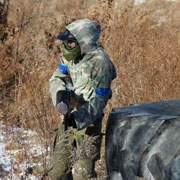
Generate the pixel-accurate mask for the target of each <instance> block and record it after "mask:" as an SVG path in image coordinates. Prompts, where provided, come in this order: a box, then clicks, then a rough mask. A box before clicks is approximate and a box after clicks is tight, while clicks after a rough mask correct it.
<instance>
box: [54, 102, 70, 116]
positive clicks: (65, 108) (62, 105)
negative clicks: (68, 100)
mask: <svg viewBox="0 0 180 180" xmlns="http://www.w3.org/2000/svg"><path fill="white" fill-rule="evenodd" d="M56 108H57V112H58V113H59V114H66V113H67V112H68V106H67V105H66V104H65V103H63V102H62V101H61V102H60V103H58V104H57V106H56Z"/></svg>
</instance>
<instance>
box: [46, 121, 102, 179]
mask: <svg viewBox="0 0 180 180" xmlns="http://www.w3.org/2000/svg"><path fill="white" fill-rule="evenodd" d="M101 124H102V119H98V120H97V121H96V122H95V123H94V124H93V125H92V126H90V127H88V128H85V129H83V130H80V131H77V130H76V129H74V128H72V127H69V128H68V131H67V132H66V133H64V125H63V124H62V123H60V125H59V127H58V129H57V130H56V135H55V139H54V147H53V155H52V160H51V168H50V172H49V175H50V177H51V179H52V180H89V179H94V178H95V177H96V172H95V170H94V167H95V161H96V160H98V159H99V158H100V147H101V140H102V135H101Z"/></svg>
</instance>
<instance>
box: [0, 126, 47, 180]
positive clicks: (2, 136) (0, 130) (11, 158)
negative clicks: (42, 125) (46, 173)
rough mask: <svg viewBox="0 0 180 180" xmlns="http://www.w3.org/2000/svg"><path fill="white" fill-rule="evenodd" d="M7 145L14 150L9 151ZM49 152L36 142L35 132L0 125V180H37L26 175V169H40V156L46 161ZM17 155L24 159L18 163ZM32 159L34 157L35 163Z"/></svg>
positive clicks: (32, 176) (30, 175)
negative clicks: (12, 146)
mask: <svg viewBox="0 0 180 180" xmlns="http://www.w3.org/2000/svg"><path fill="white" fill-rule="evenodd" d="M16 136H17V137H16ZM15 141H17V142H15ZM16 144H18V145H19V146H17V145H16ZM9 145H14V146H15V148H12V149H11V147H8V146H9ZM16 146H17V147H16ZM7 147H8V148H7ZM49 150H50V147H47V148H45V146H44V144H43V143H42V142H40V140H38V134H37V133H36V132H34V131H31V130H25V129H22V128H17V127H8V128H6V127H5V126H4V125H3V124H0V179H1V178H3V179H4V180H10V179H11V180H15V179H28V180H35V179H38V177H36V176H34V175H33V173H30V174H28V175H26V170H27V168H28V167H31V168H33V167H42V166H43V162H41V160H39V158H40V156H42V157H43V158H47V160H48V159H49V157H48V156H47V154H49V153H48V152H49ZM18 154H20V155H21V154H23V155H24V154H25V156H26V158H24V157H21V158H22V159H21V161H20V162H19V161H18V160H17V157H16V156H18ZM32 157H35V158H34V159H35V160H34V161H36V162H34V161H33V158H32ZM36 157H37V158H36ZM30 159H32V160H31V161H30ZM17 170H18V171H17Z"/></svg>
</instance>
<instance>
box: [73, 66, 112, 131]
mask: <svg viewBox="0 0 180 180" xmlns="http://www.w3.org/2000/svg"><path fill="white" fill-rule="evenodd" d="M111 65H112V64H105V65H103V66H100V67H99V69H98V71H96V72H94V73H93V74H94V75H92V77H93V79H92V80H93V83H92V84H93V93H92V95H91V97H90V100H89V101H88V102H87V103H86V104H85V105H84V106H82V107H80V108H79V109H78V110H77V111H75V112H73V115H74V118H75V122H76V125H77V130H81V129H84V128H86V127H87V126H88V125H90V124H93V123H94V122H95V121H96V120H97V119H98V118H102V117H103V110H104V108H105V106H106V104H107V102H108V99H109V98H110V96H111V94H112V93H111V89H110V86H111V81H112V79H114V78H115V76H116V72H115V69H114V66H111ZM112 71H114V72H112Z"/></svg>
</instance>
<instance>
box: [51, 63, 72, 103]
mask: <svg viewBox="0 0 180 180" xmlns="http://www.w3.org/2000/svg"><path fill="white" fill-rule="evenodd" d="M68 82H70V75H69V73H68V67H67V66H66V65H64V64H62V63H60V64H59V67H58V68H57V69H56V71H55V72H54V73H53V75H52V77H51V78H50V80H49V92H50V94H51V98H52V102H53V105H54V106H56V94H57V92H58V91H66V90H67V84H68Z"/></svg>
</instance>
